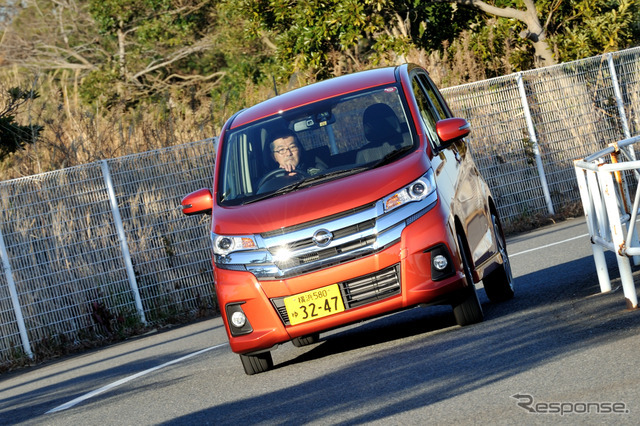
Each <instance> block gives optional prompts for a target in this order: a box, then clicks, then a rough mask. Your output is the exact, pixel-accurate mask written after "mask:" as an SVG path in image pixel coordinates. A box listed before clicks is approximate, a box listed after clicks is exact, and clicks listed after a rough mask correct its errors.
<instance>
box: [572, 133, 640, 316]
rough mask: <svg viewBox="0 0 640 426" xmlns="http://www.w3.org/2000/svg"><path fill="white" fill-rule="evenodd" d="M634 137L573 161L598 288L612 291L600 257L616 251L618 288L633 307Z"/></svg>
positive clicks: (638, 166)
mask: <svg viewBox="0 0 640 426" xmlns="http://www.w3.org/2000/svg"><path fill="white" fill-rule="evenodd" d="M637 142H640V136H634V137H632V138H627V139H624V140H621V141H619V142H616V143H613V144H610V145H609V147H607V148H605V149H603V150H601V151H598V152H597V153H595V154H593V155H590V156H588V157H585V158H584V159H582V160H576V161H575V162H574V167H575V172H576V178H577V180H578V188H579V191H580V198H581V199H582V205H583V207H584V214H585V218H586V220H587V226H588V228H589V235H590V236H591V248H592V250H593V259H594V261H595V264H596V271H597V274H598V281H599V283H600V291H601V292H607V291H611V279H610V277H609V270H608V268H607V263H606V260H605V256H604V250H605V249H607V250H611V251H613V252H614V253H615V254H616V261H617V263H618V269H619V271H620V279H621V281H622V289H623V291H624V296H625V299H626V302H627V307H628V308H630V309H634V308H637V307H638V295H637V292H636V288H635V285H634V282H633V274H632V270H631V261H630V258H633V260H634V264H635V265H638V264H639V263H640V241H639V239H638V232H637V227H636V225H637V219H638V206H639V204H640V185H639V184H638V182H640V172H639V170H640V161H638V160H636V156H635V152H634V150H633V146H632V145H633V144H634V143H637ZM607 160H609V161H608V162H607ZM630 180H632V181H633V184H634V185H635V187H636V190H635V196H634V197H633V198H632V197H631V192H630V191H629V186H630V183H629V181H630ZM625 231H626V232H625Z"/></svg>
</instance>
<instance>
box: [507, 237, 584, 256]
mask: <svg viewBox="0 0 640 426" xmlns="http://www.w3.org/2000/svg"><path fill="white" fill-rule="evenodd" d="M588 236H589V234H582V235H578V236H577V237H573V238H568V239H566V240H562V241H558V242H555V243H551V244H547V245H544V246H540V247H536V248H532V249H529V250H525V251H521V252H519V253H514V254H509V257H516V256H520V255H521V254H526V253H530V252H532V251H536V250H542V249H545V248H548V247H552V246H557V245H558V244H563V243H568V242H569V241H573V240H578V239H580V238H584V237H588Z"/></svg>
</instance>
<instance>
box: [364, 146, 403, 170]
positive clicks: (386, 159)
mask: <svg viewBox="0 0 640 426" xmlns="http://www.w3.org/2000/svg"><path fill="white" fill-rule="evenodd" d="M411 149H413V145H409V146H403V147H402V148H400V149H398V150H396V151H392V152H390V153H388V154H387V155H385V156H384V157H383V158H382V159H381V160H380V161H378V162H377V163H375V164H374V165H373V167H371V168H372V169H375V168H376V167H381V166H384V165H386V164H389V163H392V162H393V161H394V160H395V159H396V158H398V157H400V156H401V155H402V154H404V153H405V152H407V151H409V150H411Z"/></svg>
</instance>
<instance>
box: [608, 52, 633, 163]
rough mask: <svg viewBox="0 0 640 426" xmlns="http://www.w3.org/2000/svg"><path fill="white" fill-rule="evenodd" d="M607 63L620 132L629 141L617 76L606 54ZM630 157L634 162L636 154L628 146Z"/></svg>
mask: <svg viewBox="0 0 640 426" xmlns="http://www.w3.org/2000/svg"><path fill="white" fill-rule="evenodd" d="M606 56H607V62H608V64H609V72H610V73H611V81H612V82H613V93H614V94H615V96H616V103H617V104H618V113H619V114H620V121H622V132H623V133H624V138H625V139H629V138H630V137H631V132H630V131H629V123H628V122H627V114H626V113H625V111H624V101H623V100H622V92H620V84H619V83H618V74H617V73H616V66H615V64H614V63H613V55H612V54H611V53H607V55H606ZM629 148H630V151H631V152H630V153H631V157H632V158H633V159H634V160H635V159H636V153H635V151H634V149H633V146H629Z"/></svg>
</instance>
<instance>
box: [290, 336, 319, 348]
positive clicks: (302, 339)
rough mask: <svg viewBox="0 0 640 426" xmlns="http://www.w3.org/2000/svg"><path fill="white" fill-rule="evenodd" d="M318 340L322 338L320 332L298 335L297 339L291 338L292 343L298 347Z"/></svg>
mask: <svg viewBox="0 0 640 426" xmlns="http://www.w3.org/2000/svg"><path fill="white" fill-rule="evenodd" d="M318 340H320V333H313V334H309V335H308V336H301V337H296V338H295V339H293V340H291V343H293V346H295V347H296V348H301V347H303V346H308V345H312V344H314V343H316V342H317V341H318Z"/></svg>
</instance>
